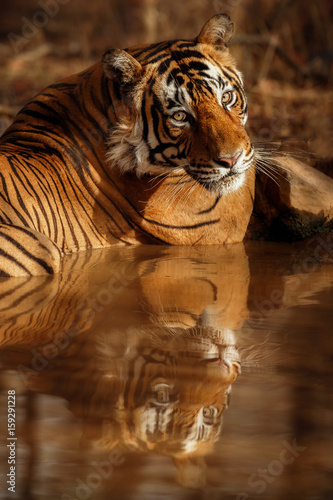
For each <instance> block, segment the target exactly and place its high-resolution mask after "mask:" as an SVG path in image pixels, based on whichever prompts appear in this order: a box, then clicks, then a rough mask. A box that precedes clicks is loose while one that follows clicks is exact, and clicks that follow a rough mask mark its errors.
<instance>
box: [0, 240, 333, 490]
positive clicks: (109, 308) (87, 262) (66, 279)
mask: <svg viewBox="0 0 333 500" xmlns="http://www.w3.org/2000/svg"><path fill="white" fill-rule="evenodd" d="M332 263H333V245H332V242H330V237H329V236H328V237H325V236H319V237H317V238H316V239H314V240H313V241H311V242H307V243H301V244H297V245H287V244H272V243H262V242H260V243H259V242H258V243H255V242H252V243H248V244H246V246H245V247H244V245H242V244H240V245H234V246H232V247H230V248H229V247H228V248H221V247H215V246H213V247H196V248H194V247H185V248H184V247H162V246H161V247H156V246H140V247H131V248H121V249H119V248H114V249H110V250H103V251H93V252H91V253H82V254H78V255H73V256H71V257H68V258H67V259H66V261H65V266H64V270H63V272H62V273H61V275H59V276H54V277H50V278H31V279H19V278H12V279H9V280H6V279H2V280H1V281H0V356H1V357H0V361H1V364H0V390H1V393H0V403H1V413H0V429H1V443H0V459H1V469H0V474H1V476H0V491H1V493H0V495H1V496H0V498H1V499H6V500H7V499H15V500H16V499H20V500H21V499H22V500H29V499H31V500H32V499H33V500H44V499H50V500H53V499H54V500H56V499H57V500H58V499H60V500H74V499H77V500H88V499H91V500H106V499H115V500H120V499H124V500H127V499H128V500H130V499H131V500H141V499H143V500H146V499H151V500H155V499H166V500H167V499H170V500H171V499H176V500H178V499H179V500H197V499H198V500H199V499H207V500H208V499H212V500H220V499H221V500H222V499H228V500H229V499H234V500H247V499H257V498H258V499H262V500H266V499H269V500H275V499H284V500H285V499H286V500H292V499H293V500H300V499H309V500H310V499H311V500H317V499H318V500H319V499H323V500H324V499H325V500H326V499H332V498H333V418H332V417H333V391H332V385H333V384H332V383H333V338H332V329H333V328H332V324H333V314H332V303H333V265H332ZM8 391H15V428H14V432H15V437H16V438H17V439H16V440H15V441H12V439H11V438H10V439H7V438H8V437H9V434H8V417H7V406H8ZM10 394H12V393H10ZM11 416H12V417H13V414H12V412H11ZM10 429H13V427H11V428H10ZM8 442H9V443H12V442H15V446H14V447H13V450H14V455H13V454H12V456H13V458H14V460H15V462H14V463H15V474H14V476H13V470H12V479H14V484H15V492H13V491H8V488H9V487H10V483H7V482H6V481H7V480H8V476H7V474H8V473H9V472H10V469H9V467H10V465H9V464H8V458H10V447H8V446H7V444H8Z"/></svg>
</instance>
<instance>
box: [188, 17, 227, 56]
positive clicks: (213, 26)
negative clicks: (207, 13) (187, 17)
mask: <svg viewBox="0 0 333 500" xmlns="http://www.w3.org/2000/svg"><path fill="white" fill-rule="evenodd" d="M233 33H234V25H233V23H232V22H231V20H230V17H229V16H228V15H227V14H217V15H216V16H214V17H212V18H211V19H210V20H209V21H207V23H206V24H205V25H204V27H203V28H202V30H201V31H200V34H199V36H198V37H197V39H196V40H197V42H198V43H207V44H209V45H214V46H216V48H219V49H220V48H222V47H223V45H226V44H227V43H228V42H229V40H230V39H231V37H232V35H233Z"/></svg>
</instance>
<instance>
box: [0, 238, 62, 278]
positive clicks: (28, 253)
mask: <svg viewBox="0 0 333 500" xmlns="http://www.w3.org/2000/svg"><path fill="white" fill-rule="evenodd" d="M0 236H2V237H3V238H4V239H5V240H7V241H9V242H10V243H12V244H13V245H14V246H15V247H16V248H17V249H18V250H20V251H21V252H22V253H23V254H24V255H25V256H26V257H28V259H30V260H33V261H35V262H37V264H39V265H40V266H41V267H43V269H45V271H46V272H47V273H48V274H53V273H54V271H53V268H52V267H51V266H49V265H48V264H46V262H45V261H44V260H43V259H40V258H39V257H35V256H34V255H32V254H31V253H30V252H28V250H26V249H25V248H24V247H23V246H22V245H21V244H20V243H18V242H17V241H16V240H14V238H12V237H11V236H9V235H8V234H5V233H3V232H1V230H0ZM15 262H16V263H17V264H19V263H18V262H17V261H16V260H15ZM30 274H31V273H30Z"/></svg>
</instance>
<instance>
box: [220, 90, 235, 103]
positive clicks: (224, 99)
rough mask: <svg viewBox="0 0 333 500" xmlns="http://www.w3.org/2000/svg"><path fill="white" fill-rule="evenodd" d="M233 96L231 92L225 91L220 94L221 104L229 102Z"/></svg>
mask: <svg viewBox="0 0 333 500" xmlns="http://www.w3.org/2000/svg"><path fill="white" fill-rule="evenodd" d="M232 98H233V92H230V91H229V92H225V93H224V94H223V96H222V99H221V101H222V104H229V103H230V102H231V101H232Z"/></svg>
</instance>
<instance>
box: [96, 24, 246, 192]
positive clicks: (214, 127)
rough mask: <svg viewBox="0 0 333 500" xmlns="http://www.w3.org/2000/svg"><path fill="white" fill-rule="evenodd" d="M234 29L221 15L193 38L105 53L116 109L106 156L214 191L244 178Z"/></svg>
mask: <svg viewBox="0 0 333 500" xmlns="http://www.w3.org/2000/svg"><path fill="white" fill-rule="evenodd" d="M232 34H233V24H232V23H231V21H230V19H229V17H228V16H227V15H224V14H219V15H216V16H214V17H213V18H211V19H210V20H209V21H208V22H207V23H206V24H205V26H204V27H203V28H202V30H201V32H200V34H199V35H198V36H197V38H195V39H194V40H190V41H188V40H174V41H168V42H161V43H157V44H153V45H141V46H136V47H132V48H129V49H126V50H120V49H112V50H109V51H107V52H106V53H105V54H104V56H103V61H102V65H103V71H104V74H105V75H106V77H107V78H108V79H110V80H111V81H112V84H113V90H114V95H115V96H116V99H117V102H118V104H119V108H118V109H119V110H120V112H118V114H117V116H118V119H119V121H118V123H117V124H116V125H115V126H114V127H113V128H112V130H111V133H110V139H109V152H108V157H109V159H110V161H111V162H112V163H113V164H115V165H116V166H117V167H118V168H119V170H120V172H121V173H125V172H135V173H136V175H137V176H138V177H141V176H142V175H149V176H153V177H155V176H163V175H168V174H170V173H172V174H174V175H178V176H181V175H184V179H185V177H189V179H190V180H195V181H196V182H197V183H198V184H199V185H201V186H204V188H206V189H207V190H209V191H212V192H215V193H216V194H217V195H222V194H224V193H226V192H232V191H235V190H237V189H238V188H240V187H241V186H242V185H243V184H244V183H245V181H246V178H247V171H248V170H249V169H250V167H251V165H252V164H253V162H254V151H253V148H252V145H251V142H250V140H249V137H248V135H247V133H246V131H245V128H244V126H245V123H246V119H247V104H246V97H245V94H244V89H243V82H242V77H241V75H240V73H239V71H238V70H237V69H236V68H235V62H234V60H233V58H232V57H231V55H230V53H229V51H228V48H227V43H228V41H229V40H230V38H231V36H232ZM184 182H186V181H185V180H184Z"/></svg>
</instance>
